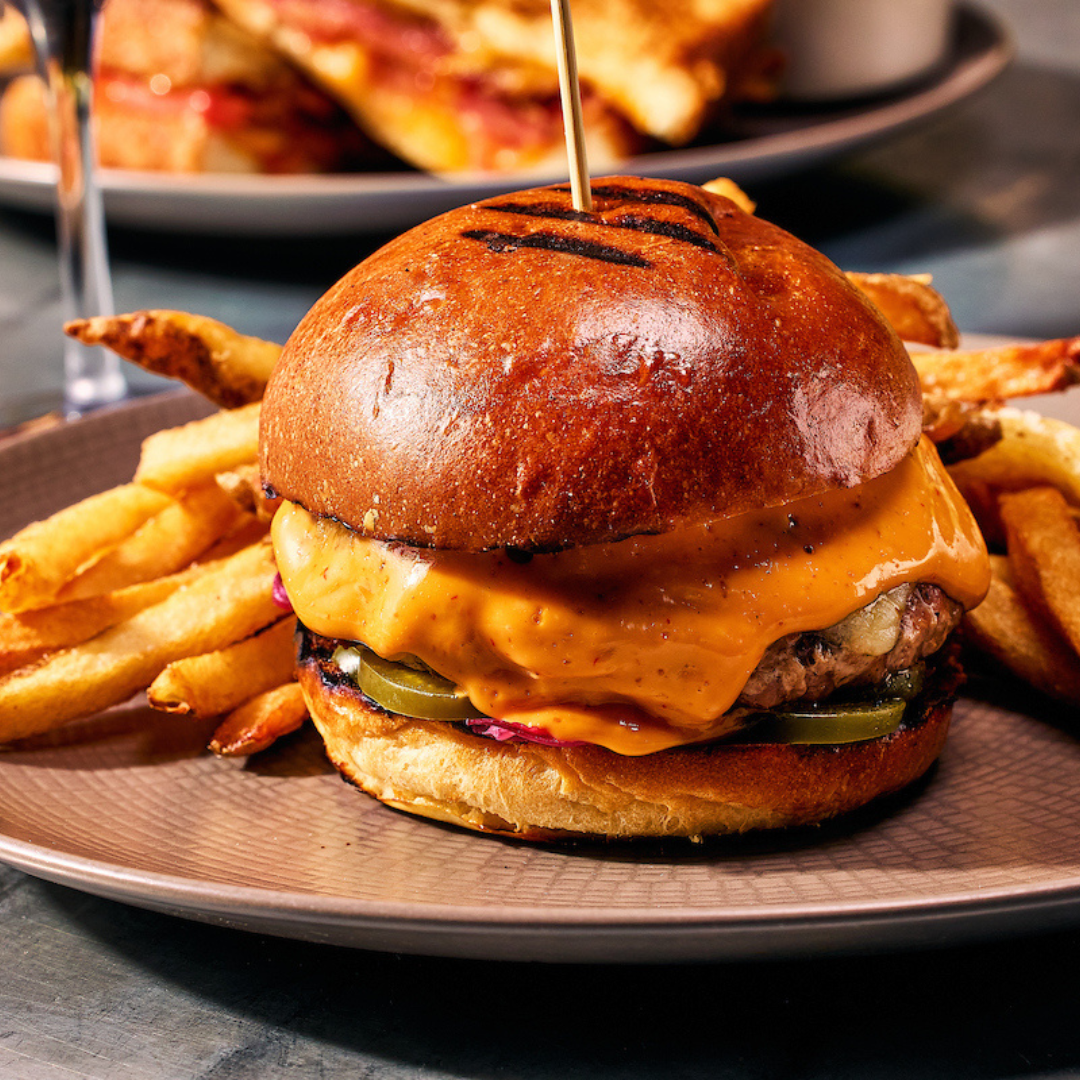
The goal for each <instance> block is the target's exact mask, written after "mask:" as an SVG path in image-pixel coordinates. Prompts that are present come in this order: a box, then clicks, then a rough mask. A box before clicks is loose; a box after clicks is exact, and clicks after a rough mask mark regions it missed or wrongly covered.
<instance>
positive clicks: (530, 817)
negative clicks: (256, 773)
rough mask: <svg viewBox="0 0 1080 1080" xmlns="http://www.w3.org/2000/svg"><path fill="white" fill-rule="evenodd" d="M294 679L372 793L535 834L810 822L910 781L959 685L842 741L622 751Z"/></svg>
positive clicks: (353, 776) (946, 676)
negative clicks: (512, 736)
mask: <svg viewBox="0 0 1080 1080" xmlns="http://www.w3.org/2000/svg"><path fill="white" fill-rule="evenodd" d="M298 678H299V681H300V686H301V689H302V690H303V693H304V697H305V699H306V701H307V703H308V709H309V711H310V713H311V717H312V719H313V720H314V722H315V725H316V727H317V728H318V729H319V733H320V734H321V735H322V738H323V742H324V743H325V745H326V751H327V754H328V756H329V758H330V760H331V761H332V762H333V763H334V765H335V766H336V767H337V769H338V770H339V771H340V772H341V774H342V775H343V776H344V777H345V778H346V779H348V780H350V781H352V782H353V783H354V784H356V786H357V787H359V788H361V789H362V790H363V791H366V792H367V793H368V794H369V795H373V796H375V798H377V799H379V800H380V801H381V802H384V803H386V804H387V805H389V806H393V807H395V808H396V809H399V810H406V811H408V812H410V813H413V814H418V815H420V816H422V817H429V818H435V819H437V820H439V821H446V822H450V823H452V824H455V825H462V826H464V827H466V828H470V829H475V830H477V831H480V832H491V833H499V834H505V835H513V836H517V837H520V838H522V839H531V840H558V839H567V838H574V837H578V838H581V837H583V836H597V837H604V838H608V839H633V838H643V837H665V836H684V837H694V838H698V837H704V836H719V835H725V834H731V833H742V832H749V831H752V830H761V829H778V828H788V827H794V826H803V825H812V824H817V823H819V822H822V821H825V820H827V819H829V818H833V817H837V816H839V815H841V814H847V813H850V812H851V811H853V810H856V809H858V808H859V807H862V806H865V805H866V804H867V803H869V802H871V801H873V800H874V799H876V798H879V797H881V796H883V795H888V794H892V793H894V792H898V791H900V790H902V789H903V788H905V787H907V786H908V785H909V784H911V783H912V782H913V781H915V780H917V779H918V778H919V777H920V776H922V774H923V773H924V772H926V770H927V769H929V767H930V766H931V765H932V764H933V762H934V761H935V760H936V758H937V757H938V755H939V754H940V753H941V750H942V747H943V746H944V743H945V737H946V734H947V732H948V728H949V722H950V719H951V716H952V695H953V693H954V691H955V687H956V683H957V681H958V676H957V669H956V667H955V666H954V665H953V663H952V662H951V661H946V662H945V663H943V664H942V666H941V667H940V669H939V670H938V672H937V676H936V678H935V679H934V681H933V683H932V685H931V688H930V689H929V690H928V691H927V692H926V694H925V696H924V698H923V699H922V700H920V701H917V702H915V703H913V704H912V705H911V706H909V709H908V717H909V718H910V719H909V718H905V723H904V725H903V726H901V727H900V728H899V729H898V730H897V731H895V732H893V733H892V734H891V735H886V736H882V737H881V738H877V739H872V740H868V741H865V742H858V743H848V744H845V745H841V746H789V745H782V744H778V743H771V744H752V743H733V742H726V743H725V742H714V743H708V744H704V745H700V746H685V747H679V748H676V749H674V750H664V751H661V752H659V753H656V754H647V755H645V756H643V757H623V756H622V755H619V754H614V753H612V752H611V751H609V750H605V749H603V748H602V747H598V746H575V747H558V748H556V747H546V746H538V745H535V744H531V743H523V742H496V741H495V740H493V739H489V738H485V737H482V736H478V735H473V734H471V733H469V732H468V731H467V730H465V729H463V728H461V727H459V726H458V725H455V724H449V723H443V722H440V721H433V720H412V719H409V718H407V717H403V716H396V715H394V714H392V713H387V712H385V711H383V710H382V709H380V708H378V707H377V706H375V705H372V703H371V702H370V701H368V700H367V699H366V698H365V697H364V696H363V695H362V694H361V693H360V692H359V691H358V690H356V689H355V687H353V686H352V685H351V684H349V683H347V682H343V681H335V680H334V679H333V678H332V677H328V675H327V673H326V671H325V670H324V669H323V668H321V666H320V664H319V662H318V661H317V660H316V659H315V658H314V657H313V656H312V655H310V654H308V655H307V656H306V657H304V658H303V659H302V660H301V663H300V666H299V669H298Z"/></svg>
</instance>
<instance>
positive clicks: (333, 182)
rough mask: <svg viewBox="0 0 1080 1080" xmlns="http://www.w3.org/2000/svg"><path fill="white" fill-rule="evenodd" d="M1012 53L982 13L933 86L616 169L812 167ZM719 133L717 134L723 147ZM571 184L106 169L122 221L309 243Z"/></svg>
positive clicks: (25, 193)
mask: <svg viewBox="0 0 1080 1080" xmlns="http://www.w3.org/2000/svg"><path fill="white" fill-rule="evenodd" d="M1011 53H1012V46H1011V42H1010V41H1009V38H1008V35H1007V34H1006V32H1005V31H1004V30H1003V28H1002V27H1001V26H1000V24H999V23H997V22H996V21H995V20H993V19H991V18H990V17H989V16H988V15H986V14H984V13H982V12H980V11H978V10H977V9H974V8H969V7H963V8H961V9H960V11H959V17H958V19H957V24H956V32H955V35H954V42H953V47H952V49H951V50H950V53H949V56H948V58H947V60H946V62H945V63H944V64H943V65H942V66H941V67H940V69H938V70H937V71H935V72H934V73H933V74H932V75H931V76H929V77H928V78H926V79H924V80H922V81H920V82H918V83H917V84H914V85H912V86H910V87H908V88H906V89H905V90H904V91H902V92H898V93H895V94H893V95H889V96H883V97H876V98H869V99H866V100H863V101H858V102H848V103H846V104H842V105H834V106H822V107H809V106H802V107H791V108H784V107H775V108H768V109H761V110H753V111H750V110H743V111H742V112H741V113H739V114H738V115H737V116H736V117H735V121H734V126H733V127H731V128H729V130H728V131H727V132H726V133H725V141H723V142H715V141H711V139H710V138H709V137H706V138H705V139H703V141H702V145H698V146H692V147H688V148H685V149H681V150H672V151H666V152H663V153H658V154H650V155H646V156H642V157H639V158H635V159H633V160H631V161H629V162H626V163H625V164H624V165H623V166H621V167H620V169H619V171H621V172H626V173H640V174H641V175H645V176H659V177H668V178H673V179H679V180H688V181H694V182H703V181H705V180H709V179H712V178H713V177H715V176H720V175H728V176H731V177H732V178H733V179H735V180H738V181H740V182H748V181H753V180H760V179H764V178H767V177H771V176H776V175H781V174H783V173H786V172H789V171H792V170H794V169H797V168H803V167H805V166H808V165H811V164H814V163H816V162H818V161H821V160H823V159H825V158H828V157H831V156H833V155H836V154H838V153H840V152H842V151H845V150H849V149H851V148H853V147H855V146H859V145H861V144H863V143H866V142H868V141H870V140H873V139H877V138H880V137H882V136H885V135H888V134H891V133H893V132H896V131H898V130H900V129H901V128H903V127H906V126H907V125H908V124H911V123H913V122H915V121H917V120H922V119H925V118H927V117H929V116H932V115H934V114H935V113H937V112H939V111H940V110H942V109H944V108H946V107H947V106H949V105H952V104H955V103H956V102H958V101H961V100H962V99H964V98H966V97H967V96H969V95H970V94H972V93H974V92H975V91H976V90H978V89H980V88H981V87H983V86H985V85H986V84H987V83H988V82H989V81H990V80H991V79H993V78H994V76H996V75H997V74H998V73H999V72H1000V71H1001V70H1002V68H1003V67H1004V66H1005V65H1006V64H1007V62H1008V60H1009V57H1010V56H1011ZM715 138H716V136H715V135H714V136H712V139H715ZM53 175H54V173H53V169H52V166H50V165H47V164H44V163H41V162H32V161H30V162H28V161H17V160H14V159H12V158H0V201H2V202H4V203H7V204H9V205H12V206H20V207H28V208H33V209H51V207H52V205H53V201H52V200H53V192H52V184H53ZM560 179H563V176H559V175H552V174H535V175H530V176H522V175H517V176H514V177H512V178H510V179H508V178H506V177H502V178H492V177H479V178H475V179H468V178H454V179H441V178H439V177H435V176H430V175H426V174H422V173H417V172H400V173H379V174H366V175H365V174H356V175H340V176H315V177H300V176H226V175H220V174H219V175H206V176H191V177H178V176H175V175H171V176H170V175H156V174H153V173H137V172H121V171H115V170H108V171H106V172H104V173H103V174H102V179H101V183H102V187H103V189H104V195H105V205H106V212H107V214H108V218H109V220H110V222H112V223H114V224H123V225H132V226H138V227H153V228H162V229H180V230H182V231H184V232H189V231H191V230H192V229H193V228H196V225H195V224H194V223H197V228H198V230H201V231H204V232H210V233H220V234H229V233H233V234H266V235H268V234H274V235H296V236H311V235H316V234H320V233H341V232H345V231H359V232H364V231H367V232H388V231H393V230H396V229H401V228H404V227H407V226H409V225H413V224H415V223H416V222H418V221H421V220H423V219H425V218H428V217H431V216H432V215H433V214H436V213H439V212H441V211H443V210H447V209H449V208H450V207H453V206H460V205H462V204H464V203H467V202H471V201H473V200H475V199H482V198H486V197H488V196H490V195H495V194H498V193H499V192H501V191H505V190H507V189H509V188H521V187H527V186H529V185H530V184H533V183H547V182H553V181H557V180H560Z"/></svg>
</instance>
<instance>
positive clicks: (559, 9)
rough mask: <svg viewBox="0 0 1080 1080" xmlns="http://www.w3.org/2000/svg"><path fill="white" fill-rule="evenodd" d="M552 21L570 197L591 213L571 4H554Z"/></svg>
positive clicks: (556, 0) (566, 1) (555, 0)
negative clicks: (568, 170) (567, 161)
mask: <svg viewBox="0 0 1080 1080" xmlns="http://www.w3.org/2000/svg"><path fill="white" fill-rule="evenodd" d="M551 18H552V21H553V22H554V24H555V45H556V50H555V51H556V57H557V60H558V65H559V91H560V95H561V97H562V112H563V127H564V128H565V130H566V153H567V157H568V158H569V160H570V197H571V198H572V199H573V202H574V209H575V210H581V211H583V212H585V213H588V212H589V211H590V210H592V189H591V188H590V187H589V163H588V161H587V160H586V156H585V125H584V123H582V119H581V89H580V87H579V86H578V73H577V53H576V52H575V50H574V28H573V24H572V23H571V21H570V0H551Z"/></svg>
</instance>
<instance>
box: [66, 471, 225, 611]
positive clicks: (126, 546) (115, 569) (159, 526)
mask: <svg viewBox="0 0 1080 1080" xmlns="http://www.w3.org/2000/svg"><path fill="white" fill-rule="evenodd" d="M239 517H240V511H239V509H238V508H237V507H236V504H235V503H234V502H233V501H232V500H231V499H230V498H229V497H228V496H227V495H226V494H225V493H224V492H223V491H222V490H221V489H220V488H219V487H218V485H217V484H214V483H209V484H203V485H201V486H200V487H197V488H193V489H192V490H191V491H189V492H187V493H185V494H184V495H182V496H181V497H180V498H179V499H178V500H177V501H176V502H174V503H171V504H170V505H168V506H166V507H165V509H164V510H162V511H161V513H159V514H155V515H154V517H152V518H150V520H149V521H147V522H146V523H145V524H144V525H142V526H141V527H140V528H139V529H138V530H136V531H135V532H134V533H132V535H131V536H129V537H128V538H127V539H126V540H123V541H122V542H121V543H120V544H118V545H117V546H116V547H115V548H113V549H112V550H111V551H109V552H107V553H106V554H105V555H103V556H102V557H101V558H100V559H99V560H98V561H97V562H95V563H94V564H93V565H92V566H90V567H88V568H87V569H86V570H84V571H83V572H82V573H80V574H79V575H78V577H76V578H74V579H73V580H71V581H69V582H68V583H67V584H66V585H65V586H64V587H63V588H62V589H61V590H60V591H59V593H57V597H56V599H57V601H58V602H60V603H62V602H64V601H67V600H79V599H83V598H85V597H88V596H98V595H100V594H102V593H108V592H113V591H114V590H116V589H123V588H126V587H127V586H128V585H134V584H136V583H138V582H140V581H149V580H151V579H153V578H158V577H163V576H165V575H167V574H172V573H175V572H176V571H177V570H180V569H182V568H183V567H185V566H187V565H188V564H189V563H191V562H193V561H194V560H195V559H197V558H198V557H199V556H200V555H202V554H203V552H205V551H206V550H207V549H208V548H209V547H210V546H211V545H212V544H213V543H215V542H216V541H217V540H218V539H220V537H221V536H222V535H224V534H225V533H226V532H228V531H229V529H230V528H232V527H233V526H234V525H235V524H236V523H237V521H238V519H239Z"/></svg>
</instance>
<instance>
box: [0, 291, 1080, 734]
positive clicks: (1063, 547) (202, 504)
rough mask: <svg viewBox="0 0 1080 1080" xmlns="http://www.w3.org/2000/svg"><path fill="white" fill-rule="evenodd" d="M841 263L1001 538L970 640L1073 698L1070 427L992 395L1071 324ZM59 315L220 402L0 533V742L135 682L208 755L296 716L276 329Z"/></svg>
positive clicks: (1049, 385) (1059, 382)
mask: <svg viewBox="0 0 1080 1080" xmlns="http://www.w3.org/2000/svg"><path fill="white" fill-rule="evenodd" d="M849 277H850V279H851V281H852V282H853V283H854V284H855V285H856V286H857V287H858V288H859V289H860V290H862V291H863V292H864V293H865V294H866V295H867V296H868V297H869V298H870V299H871V300H872V301H873V302H874V303H875V304H876V305H877V306H878V307H879V308H880V309H881V311H882V312H883V313H884V314H885V316H886V318H888V319H889V321H890V322H891V323H892V324H893V325H894V327H895V328H896V329H897V331H898V333H899V334H900V336H901V338H902V339H904V340H905V341H906V342H908V343H910V346H911V352H912V358H913V360H914V362H915V365H916V368H917V369H918V371H919V375H920V378H921V380H922V384H923V389H924V430H925V431H926V432H927V434H928V435H929V436H930V437H931V438H932V439H933V440H934V441H935V442H936V443H937V445H938V447H939V449H940V450H941V452H942V456H943V458H944V459H945V460H946V461H947V462H951V464H950V470H951V472H952V475H953V476H954V478H955V479H956V482H957V484H958V485H959V487H960V489H961V491H962V492H963V493H964V495H965V497H966V498H967V499H968V500H969V502H970V503H971V505H972V507H973V509H974V510H975V513H976V516H977V518H978V519H979V522H980V524H981V526H982V528H983V530H984V533H985V535H986V537H987V540H988V542H989V544H990V546H991V548H992V550H994V551H996V552H1000V553H999V554H995V555H994V556H993V564H994V580H993V584H992V586H991V589H990V594H989V596H988V597H987V599H986V601H985V602H984V603H983V604H982V606H980V607H979V608H977V609H976V610H975V611H974V612H972V613H971V614H969V615H968V617H967V619H966V622H965V628H964V633H965V636H966V639H967V641H968V642H969V643H971V644H972V645H973V646H975V647H977V648H978V649H980V650H982V651H983V652H984V653H986V654H988V655H990V656H991V657H993V658H994V659H995V660H997V661H999V662H1000V663H1001V664H1003V665H1005V667H1007V668H1008V669H1009V670H1011V671H1012V672H1014V673H1015V674H1016V675H1018V676H1019V677H1021V678H1022V679H1025V680H1027V681H1028V682H1030V683H1031V684H1032V685H1034V686H1036V687H1038V688H1039V689H1040V690H1041V691H1044V692H1047V693H1050V694H1052V695H1055V696H1057V697H1059V698H1061V699H1064V700H1066V701H1069V702H1073V703H1077V704H1080V529H1078V516H1080V511H1078V508H1080V429H1076V428H1073V427H1071V426H1070V425H1068V424H1064V423H1062V422H1060V421H1055V420H1049V419H1046V418H1043V417H1041V416H1038V415H1036V414H1034V413H1025V412H1020V411H1018V410H1015V409H1012V408H1002V407H1001V403H1002V402H1004V401H1005V400H1006V399H1010V398H1015V397H1018V396H1023V395H1028V394H1041V393H1046V392H1049V391H1054V390H1061V389H1064V388H1065V387H1066V386H1068V385H1070V384H1072V383H1075V382H1077V381H1080V338H1073V339H1062V340H1057V341H1048V342H1041V343H1038V344H1034V345H1016V346H1007V347H1003V348H994V349H985V350H978V351H971V350H961V349H959V348H958V343H959V335H958V334H957V332H956V327H955V325H954V324H953V321H952V318H951V316H950V314H949V311H948V308H947V306H946V305H945V303H944V301H943V300H942V299H941V297H940V296H939V295H938V294H937V292H936V291H935V290H934V289H933V288H931V286H930V283H929V281H928V279H925V278H921V277H905V276H900V275H890V274H851V275H849ZM68 332H69V333H71V334H72V335H74V336H76V337H78V338H79V339H80V340H81V341H83V342H84V343H86V344H88V345H99V344H100V345H106V346H107V347H109V348H112V349H113V350H115V351H116V352H118V353H120V354H121V355H122V356H124V357H126V358H127V359H129V360H132V361H133V362H135V363H138V364H140V365H141V366H143V367H145V368H147V369H148V370H151V371H154V372H157V373H159V374H164V375H168V376H171V377H174V378H178V379H181V380H182V381H184V382H186V383H187V384H188V385H190V386H192V387H193V388H194V389H196V390H197V391H199V392H200V393H201V394H203V395H204V396H205V397H207V398H209V399H210V400H211V401H212V402H214V403H215V404H217V405H219V406H221V409H220V411H218V412H216V413H214V414H213V415H211V416H210V417H208V418H207V419H204V420H198V421H194V422H193V423H190V424H187V425H184V426H183V427H179V428H172V429H168V430H165V431H161V432H158V433H157V434H155V435H152V436H150V437H149V438H148V439H146V440H145V442H144V443H143V446H142V454H141V458H140V461H139V465H138V468H137V470H136V473H135V476H134V478H133V480H132V482H131V483H129V484H125V485H122V486H120V487H117V488H114V489H112V490H110V491H106V492H103V493H101V494H99V495H95V496H93V497H91V498H89V499H86V500H84V501H83V502H80V503H78V504H76V505H74V506H71V507H69V508H67V509H65V510H63V511H61V512H60V513H58V514H56V515H54V516H53V517H51V518H49V519H47V520H45V521H41V522H37V523H35V524H33V525H30V526H28V527H27V528H25V529H23V530H22V531H21V532H20V533H18V534H17V535H16V536H14V537H12V538H11V539H9V540H7V541H5V542H4V543H2V544H0V612H2V614H0V742H9V741H11V740H14V739H20V738H24V737H27V736H31V735H36V734H40V733H42V732H45V731H48V730H50V729H52V728H55V727H58V726H60V725H62V724H65V723H67V722H69V721H72V720H76V719H79V718H81V717H86V716H90V715H92V714H95V713H97V712H99V711H101V710H103V709H105V708H108V707H110V706H112V705H115V704H119V703H120V702H123V701H125V700H127V699H128V698H130V697H132V696H133V695H135V694H137V693H139V692H141V691H145V692H146V695H147V699H148V701H149V703H150V705H151V706H152V707H153V708H155V709H160V710H163V711H166V712H171V713H182V714H188V715H190V716H193V717H197V718H203V717H206V718H211V717H212V718H216V723H217V727H216V731H215V733H214V736H213V739H212V740H211V743H210V748H211V749H212V750H213V751H214V752H216V753H218V754H250V753H254V752H256V751H258V750H261V749H264V748H265V747H267V746H269V745H270V744H271V743H273V742H274V740H275V739H277V738H278V737H280V736H281V735H283V734H285V733H287V732H290V731H293V730H295V729H296V728H298V727H299V726H300V725H301V724H302V723H303V722H304V720H305V719H306V715H307V714H306V710H305V706H304V703H303V700H302V698H301V695H300V692H299V689H298V687H297V684H296V682H295V681H294V673H293V659H294V656H293V637H294V630H295V618H294V617H293V616H292V615H291V614H290V613H289V612H288V611H287V608H286V607H285V606H283V605H282V604H281V603H280V602H279V601H278V600H276V599H275V588H274V583H275V567H274V562H273V555H272V551H271V548H270V544H269V540H268V537H267V533H268V525H269V521H270V518H271V517H272V516H273V512H274V509H275V507H274V504H273V502H272V501H271V500H268V499H267V498H266V496H265V494H264V492H263V490H262V487H261V485H260V482H259V477H258V467H257V464H256V461H257V451H258V420H259V401H260V398H261V396H262V393H263V389H264V388H265V385H266V381H267V379H268V377H269V375H270V372H271V370H272V369H273V366H274V363H275V361H276V359H277V356H278V354H279V352H280V347H279V346H277V345H274V344H272V343H269V342H265V341H260V340H258V339H256V338H250V337H245V336H243V335H241V334H238V333H237V332H235V331H234V330H231V329H230V328H228V327H226V326H223V325H222V324H221V323H218V322H215V321H213V320H211V319H206V318H202V317H200V316H195V315H190V314H186V313H183V312H175V311H149V312H139V313H137V314H134V315H120V316H115V317H108V318H104V317H102V318H96V319H89V320H82V321H79V322H76V323H73V324H71V325H70V326H69V327H68Z"/></svg>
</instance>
